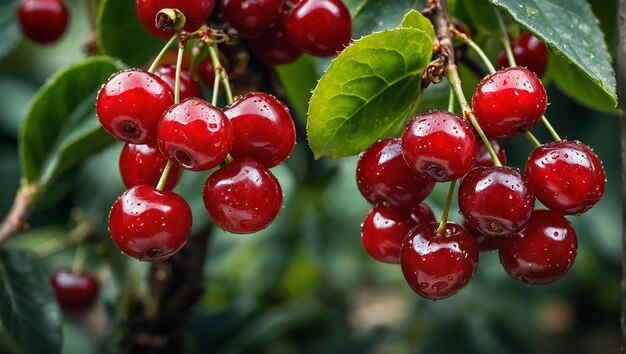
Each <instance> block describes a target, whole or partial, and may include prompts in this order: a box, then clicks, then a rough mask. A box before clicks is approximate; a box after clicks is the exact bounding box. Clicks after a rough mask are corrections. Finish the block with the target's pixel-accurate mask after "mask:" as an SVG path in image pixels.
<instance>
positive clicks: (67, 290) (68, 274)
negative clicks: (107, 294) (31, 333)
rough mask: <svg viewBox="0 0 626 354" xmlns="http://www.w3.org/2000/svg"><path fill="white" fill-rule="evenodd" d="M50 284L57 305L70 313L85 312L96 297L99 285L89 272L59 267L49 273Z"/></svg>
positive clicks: (94, 301) (91, 305)
mask: <svg viewBox="0 0 626 354" xmlns="http://www.w3.org/2000/svg"><path fill="white" fill-rule="evenodd" d="M50 284H51V285H52V289H53V290H54V295H55V296H56V298H57V301H58V303H59V306H61V310H63V312H65V313H67V314H70V315H80V314H83V313H85V312H87V311H88V310H89V309H90V308H92V307H93V305H94V304H95V303H96V300H97V299H98V294H99V292H100V286H99V285H98V281H97V280H96V278H94V277H93V276H92V275H91V274H85V273H74V272H72V271H71V270H69V269H59V270H57V271H55V272H54V273H52V275H50Z"/></svg>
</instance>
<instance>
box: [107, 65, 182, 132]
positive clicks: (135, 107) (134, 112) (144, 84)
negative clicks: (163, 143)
mask: <svg viewBox="0 0 626 354" xmlns="http://www.w3.org/2000/svg"><path fill="white" fill-rule="evenodd" d="M172 104H174V93H173V92H172V89H171V88H170V87H169V86H168V84H167V83H166V82H165V81H163V80H161V79H160V78H159V77H158V76H156V75H154V74H150V73H149V72H147V71H144V70H139V69H131V70H127V71H123V72H120V73H117V74H115V75H113V76H112V77H111V78H110V79H109V81H107V82H106V83H105V84H104V86H102V89H100V92H99V93H98V99H97V100H96V113H97V114H98V119H100V124H102V127H103V128H104V129H105V130H106V131H107V132H109V134H111V135H113V136H114V137H116V138H118V139H120V140H122V141H125V142H128V143H133V144H153V143H155V142H156V128H157V124H158V122H159V119H161V116H162V115H163V112H165V110H166V109H167V108H168V107H169V106H171V105H172Z"/></svg>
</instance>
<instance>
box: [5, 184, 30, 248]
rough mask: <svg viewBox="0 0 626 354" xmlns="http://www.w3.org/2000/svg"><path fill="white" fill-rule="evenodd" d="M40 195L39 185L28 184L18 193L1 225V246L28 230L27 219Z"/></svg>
mask: <svg viewBox="0 0 626 354" xmlns="http://www.w3.org/2000/svg"><path fill="white" fill-rule="evenodd" d="M38 193H39V185H38V184H26V185H24V186H22V187H21V188H20V189H19V190H18V191H17V194H16V195H15V199H14V200H13V205H12V206H11V209H10V210H9V213H8V214H7V216H6V217H5V218H4V221H3V222H2V224H1V225H0V246H1V245H3V244H4V243H5V242H7V241H8V240H9V239H10V238H11V237H12V236H13V235H15V234H18V233H20V232H22V231H26V230H27V229H28V224H26V219H28V216H29V215H30V211H31V209H32V207H33V204H34V202H35V199H36V198H37V194H38Z"/></svg>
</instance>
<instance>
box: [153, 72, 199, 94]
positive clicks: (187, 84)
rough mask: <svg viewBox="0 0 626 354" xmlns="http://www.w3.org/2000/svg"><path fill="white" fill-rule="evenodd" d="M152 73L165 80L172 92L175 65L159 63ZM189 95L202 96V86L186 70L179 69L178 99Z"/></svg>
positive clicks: (174, 79) (174, 80)
mask: <svg viewBox="0 0 626 354" xmlns="http://www.w3.org/2000/svg"><path fill="white" fill-rule="evenodd" d="M154 74H155V75H156V76H158V77H160V78H161V79H162V80H163V81H165V82H167V84H168V85H169V87H170V88H171V89H172V92H173V91H174V85H175V83H176V65H161V66H159V67H158V68H157V69H156V70H155V71H154ZM189 97H199V98H202V87H200V83H199V82H198V80H197V79H196V78H195V77H193V76H191V74H190V73H189V72H188V71H185V70H181V71H180V99H181V100H184V99H185V98H189Z"/></svg>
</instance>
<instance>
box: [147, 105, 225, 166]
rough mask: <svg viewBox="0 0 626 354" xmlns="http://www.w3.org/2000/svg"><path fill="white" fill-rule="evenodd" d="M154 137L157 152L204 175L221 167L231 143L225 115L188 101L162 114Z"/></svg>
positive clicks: (210, 106)
mask: <svg viewBox="0 0 626 354" xmlns="http://www.w3.org/2000/svg"><path fill="white" fill-rule="evenodd" d="M158 136H159V148H160V149H161V152H163V154H164V155H165V156H166V157H167V158H168V159H170V160H173V161H175V162H176V163H178V164H179V165H181V166H182V167H183V168H185V169H188V170H191V171H207V170H210V169H212V168H213V167H215V166H217V165H219V164H220V163H222V162H223V161H224V159H225V158H226V155H228V152H229V151H230V149H231V148H232V146H233V140H234V133H233V127H232V125H231V124H230V121H229V120H228V118H227V117H226V115H224V113H223V112H222V111H220V110H219V109H218V108H217V107H215V106H213V105H211V104H210V103H208V102H206V101H204V100H202V99H199V98H188V99H186V100H184V101H182V102H180V103H179V104H176V105H174V106H172V107H170V108H169V109H168V110H167V111H165V113H164V114H163V118H162V119H161V121H160V122H159V126H158Z"/></svg>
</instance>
